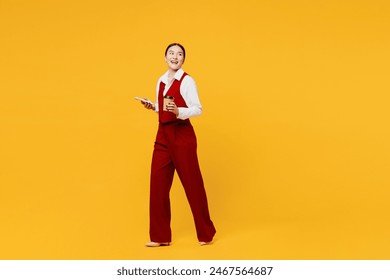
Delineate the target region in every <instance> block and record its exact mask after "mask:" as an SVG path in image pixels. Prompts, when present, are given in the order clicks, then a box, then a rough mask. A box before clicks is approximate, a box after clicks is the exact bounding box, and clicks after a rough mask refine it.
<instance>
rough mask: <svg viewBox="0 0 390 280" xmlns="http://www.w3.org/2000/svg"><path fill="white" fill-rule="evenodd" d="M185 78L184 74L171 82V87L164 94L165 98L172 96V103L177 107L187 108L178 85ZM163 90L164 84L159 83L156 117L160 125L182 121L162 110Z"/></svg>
mask: <svg viewBox="0 0 390 280" xmlns="http://www.w3.org/2000/svg"><path fill="white" fill-rule="evenodd" d="M185 76H187V73H184V74H183V76H182V77H181V79H180V80H179V81H178V80H176V79H174V80H173V82H172V85H171V87H170V88H169V89H168V92H167V93H166V96H173V98H174V102H175V104H176V106H177V107H185V108H187V104H186V102H185V101H184V99H183V96H181V94H180V85H181V82H182V81H183V79H184V77H185ZM164 89H165V84H164V83H163V82H160V88H159V91H158V116H159V121H160V123H169V122H174V121H182V120H180V119H178V118H176V115H175V114H174V113H172V112H168V111H164V110H163V109H164V108H163V102H164V95H163V94H164Z"/></svg>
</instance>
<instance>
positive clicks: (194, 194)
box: [149, 120, 216, 243]
mask: <svg viewBox="0 0 390 280" xmlns="http://www.w3.org/2000/svg"><path fill="white" fill-rule="evenodd" d="M196 149H197V143H196V136H195V132H194V129H193V127H192V125H191V123H190V122H189V121H188V120H187V121H179V122H174V123H168V124H161V123H160V125H159V129H158V132H157V137H156V142H155V144H154V151H153V159H152V171H151V178H150V232H149V233H150V240H151V241H154V242H160V243H161V242H171V239H172V233H171V227H170V222H171V206H170V200H169V192H170V189H171V186H172V181H173V175H174V173H175V170H176V172H177V174H178V175H179V178H180V181H181V183H182V185H183V187H184V190H185V193H186V196H187V199H188V202H189V204H190V207H191V211H192V215H193V218H194V222H195V227H196V233H197V237H198V240H199V241H204V242H209V241H211V240H212V239H213V236H214V235H215V232H216V230H215V228H214V225H213V222H212V221H211V219H210V214H209V210H208V204H207V197H206V191H205V188H204V185H203V178H202V174H201V172H200V168H199V163H198V157H197V153H196Z"/></svg>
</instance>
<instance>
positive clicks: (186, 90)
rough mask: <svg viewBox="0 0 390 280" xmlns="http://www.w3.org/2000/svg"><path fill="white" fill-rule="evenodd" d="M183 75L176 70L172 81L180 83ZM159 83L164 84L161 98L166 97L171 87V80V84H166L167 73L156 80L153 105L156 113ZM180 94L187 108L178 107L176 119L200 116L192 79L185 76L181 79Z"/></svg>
mask: <svg viewBox="0 0 390 280" xmlns="http://www.w3.org/2000/svg"><path fill="white" fill-rule="evenodd" d="M183 74H184V70H183V69H179V70H177V72H176V73H175V76H173V78H174V79H176V80H178V81H180V79H181V77H182V76H183ZM160 82H163V83H164V84H165V89H164V92H163V96H165V95H166V93H167V91H168V90H169V88H170V87H171V85H172V82H173V79H172V82H171V84H168V71H167V72H166V73H165V74H164V75H162V76H161V77H160V79H158V82H157V87H156V92H157V98H156V100H157V102H156V103H155V104H154V105H155V108H156V112H158V93H159V89H160ZM180 94H181V96H182V97H183V99H184V101H185V102H186V104H187V107H188V108H185V107H179V108H178V110H179V115H178V116H177V118H178V119H182V120H185V119H188V118H190V117H195V116H199V115H200V114H202V105H201V104H200V101H199V97H198V89H197V87H196V84H195V81H194V79H193V78H192V77H191V76H189V75H187V76H185V77H184V78H183V81H182V82H181V85H180Z"/></svg>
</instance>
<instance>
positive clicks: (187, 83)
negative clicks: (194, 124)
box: [177, 75, 202, 120]
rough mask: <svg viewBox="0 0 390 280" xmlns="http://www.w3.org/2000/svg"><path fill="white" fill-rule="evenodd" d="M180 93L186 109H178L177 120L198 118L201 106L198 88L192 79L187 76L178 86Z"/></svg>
mask: <svg viewBox="0 0 390 280" xmlns="http://www.w3.org/2000/svg"><path fill="white" fill-rule="evenodd" d="M180 93H181V95H182V97H183V99H184V101H185V102H186V104H187V107H188V108H185V107H179V108H178V109H179V115H178V116H177V118H178V119H182V120H185V119H188V118H190V117H196V116H200V115H201V114H202V105H201V104H200V101H199V96H198V88H197V87H196V84H195V81H194V79H193V78H192V77H191V76H189V75H187V76H185V77H184V79H183V81H182V82H181V85H180Z"/></svg>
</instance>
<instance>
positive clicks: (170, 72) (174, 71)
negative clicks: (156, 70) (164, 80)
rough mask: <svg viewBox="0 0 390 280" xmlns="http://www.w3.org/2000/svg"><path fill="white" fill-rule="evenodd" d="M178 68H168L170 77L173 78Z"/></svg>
mask: <svg viewBox="0 0 390 280" xmlns="http://www.w3.org/2000/svg"><path fill="white" fill-rule="evenodd" d="M176 72H177V70H173V69H169V70H168V78H171V79H172V78H173V76H175V74H176Z"/></svg>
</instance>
